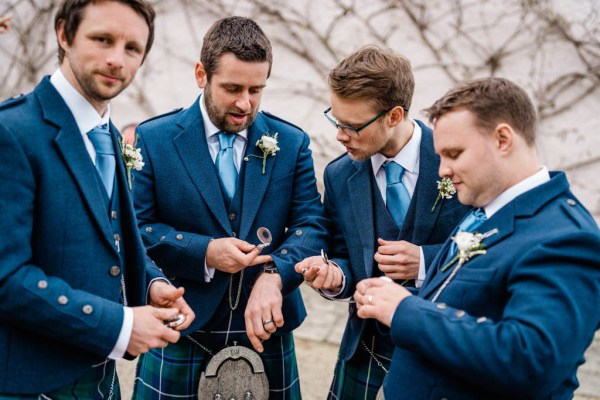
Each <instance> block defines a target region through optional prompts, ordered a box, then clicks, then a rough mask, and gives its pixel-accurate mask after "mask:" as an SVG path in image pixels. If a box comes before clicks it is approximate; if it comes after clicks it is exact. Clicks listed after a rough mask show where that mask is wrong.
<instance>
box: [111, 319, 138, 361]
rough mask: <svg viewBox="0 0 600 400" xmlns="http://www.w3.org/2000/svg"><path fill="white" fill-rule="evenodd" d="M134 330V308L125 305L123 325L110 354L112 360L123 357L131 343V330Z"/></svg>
mask: <svg viewBox="0 0 600 400" xmlns="http://www.w3.org/2000/svg"><path fill="white" fill-rule="evenodd" d="M132 331H133V310H132V309H131V308H130V307H123V325H121V332H119V337H118V338H117V343H116V344H115V347H113V349H112V351H111V352H110V354H109V355H108V358H110V359H111V360H118V359H120V358H123V356H124V355H125V352H126V351H127V346H128V345H129V339H131V332H132Z"/></svg>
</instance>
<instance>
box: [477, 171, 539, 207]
mask: <svg viewBox="0 0 600 400" xmlns="http://www.w3.org/2000/svg"><path fill="white" fill-rule="evenodd" d="M549 180H550V173H549V172H548V168H547V167H544V166H543V167H541V168H540V170H539V171H538V172H536V173H535V174H533V175H531V176H530V177H529V178H526V179H524V180H522V181H521V182H519V183H517V184H516V185H514V186H512V187H510V188H508V189H506V190H505V191H504V192H502V193H500V195H499V196H498V197H496V198H495V199H494V200H492V201H491V202H490V203H489V204H488V205H487V206H485V207H484V208H483V209H484V210H485V215H486V216H487V217H488V218H491V216H492V215H494V214H495V213H496V212H497V211H498V210H500V209H501V208H502V207H504V206H505V205H507V204H508V203H510V202H511V201H513V200H514V199H515V198H517V197H518V196H520V195H522V194H523V193H525V192H528V191H530V190H531V189H533V188H536V187H538V186H540V185H542V184H544V183H546V182H548V181H549Z"/></svg>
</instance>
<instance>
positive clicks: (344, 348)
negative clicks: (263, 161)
mask: <svg viewBox="0 0 600 400" xmlns="http://www.w3.org/2000/svg"><path fill="white" fill-rule="evenodd" d="M417 122H418V123H419V125H420V126H421V130H422V137H421V146H420V166H419V178H418V180H417V184H416V187H415V191H414V193H413V197H412V199H411V202H410V207H409V209H408V211H407V214H406V219H405V223H404V225H403V227H402V231H401V232H400V236H399V237H398V240H406V241H408V242H410V243H413V244H416V245H418V246H421V247H422V249H423V255H424V257H425V265H426V267H427V266H428V265H429V264H430V263H431V261H432V260H433V258H434V257H435V254H436V253H437V252H438V250H439V249H440V248H441V244H442V243H444V241H445V240H446V238H447V237H448V235H449V234H450V232H451V231H452V229H453V228H454V227H455V226H456V225H457V224H458V222H459V221H460V220H461V219H462V217H463V216H464V215H465V214H466V212H467V211H468V208H467V207H465V206H463V205H462V204H460V203H459V202H458V201H457V198H456V196H453V198H452V199H444V200H442V201H440V202H439V203H438V205H437V206H436V208H435V210H434V211H433V212H432V211H431V208H432V207H433V204H434V203H435V200H436V198H437V196H438V189H437V181H439V180H440V177H439V175H438V168H439V165H440V160H439V157H438V156H437V155H436V154H435V152H434V150H433V135H432V131H431V129H430V128H428V127H427V126H426V125H424V124H423V123H421V122H420V121H417ZM372 184H373V185H376V184H375V182H374V179H373V168H372V167H371V161H370V160H367V161H363V162H360V161H353V160H352V159H351V158H350V157H349V156H348V155H347V154H344V155H343V156H342V157H340V158H338V159H337V160H334V161H333V162H331V163H330V164H329V165H328V166H327V168H326V169H325V211H326V213H327V215H328V216H329V217H330V218H331V220H332V223H331V231H332V234H331V241H330V254H329V255H330V258H331V259H332V260H333V261H334V262H336V263H337V264H338V265H339V266H340V267H341V268H342V270H343V271H344V275H345V277H346V286H345V288H344V292H343V293H342V294H341V295H340V297H348V296H352V295H353V294H354V291H355V290H356V284H357V283H358V282H359V281H361V280H363V279H366V278H370V277H372V276H373V268H376V266H375V260H374V259H373V256H374V250H375V249H376V246H377V238H376V237H375V221H374V213H373V209H374V206H373V197H372V192H371V191H369V188H370V187H371V185H372ZM372 188H373V189H372V190H374V191H377V190H378V189H377V186H373V187H372ZM349 311H350V316H349V318H348V322H347V324H346V330H345V332H344V337H343V339H342V344H341V348H340V358H342V359H344V360H348V359H350V357H352V355H353V354H354V352H355V351H356V348H357V346H358V343H359V340H360V337H361V335H362V333H363V331H364V328H365V320H362V319H360V318H358V316H357V315H356V308H355V306H354V305H353V304H351V305H350V309H349Z"/></svg>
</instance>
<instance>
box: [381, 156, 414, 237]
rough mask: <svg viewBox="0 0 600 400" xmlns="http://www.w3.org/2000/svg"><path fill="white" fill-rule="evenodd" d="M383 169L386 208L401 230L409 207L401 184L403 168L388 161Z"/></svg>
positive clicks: (406, 193)
mask: <svg viewBox="0 0 600 400" xmlns="http://www.w3.org/2000/svg"><path fill="white" fill-rule="evenodd" d="M383 168H385V180H386V183H387V187H386V190H385V198H386V206H387V209H388V211H389V213H390V215H391V216H392V219H393V220H394V223H395V224H396V226H397V227H398V229H402V224H403V223H404V217H405V216H406V212H407V211H408V207H409V206H410V196H409V195H408V190H406V186H404V184H403V183H402V175H404V168H402V166H401V165H400V164H397V163H395V162H394V161H390V162H388V163H385V164H383Z"/></svg>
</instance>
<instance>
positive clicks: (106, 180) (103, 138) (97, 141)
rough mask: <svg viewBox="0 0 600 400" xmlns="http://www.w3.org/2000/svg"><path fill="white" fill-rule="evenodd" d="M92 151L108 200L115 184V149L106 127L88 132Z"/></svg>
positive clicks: (102, 126)
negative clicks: (92, 146)
mask: <svg viewBox="0 0 600 400" xmlns="http://www.w3.org/2000/svg"><path fill="white" fill-rule="evenodd" d="M88 137H89V138H90V140H91V142H92V144H93V145H94V149H95V150H96V169H97V170H98V173H99V174H100V179H102V183H103V184H104V188H105V189H106V193H107V194H108V198H109V199H110V198H111V197H112V192H113V184H114V182H115V166H116V160H115V148H114V146H113V141H112V137H111V135H110V132H109V130H108V125H101V126H97V127H95V128H94V129H92V130H91V131H89V132H88Z"/></svg>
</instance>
